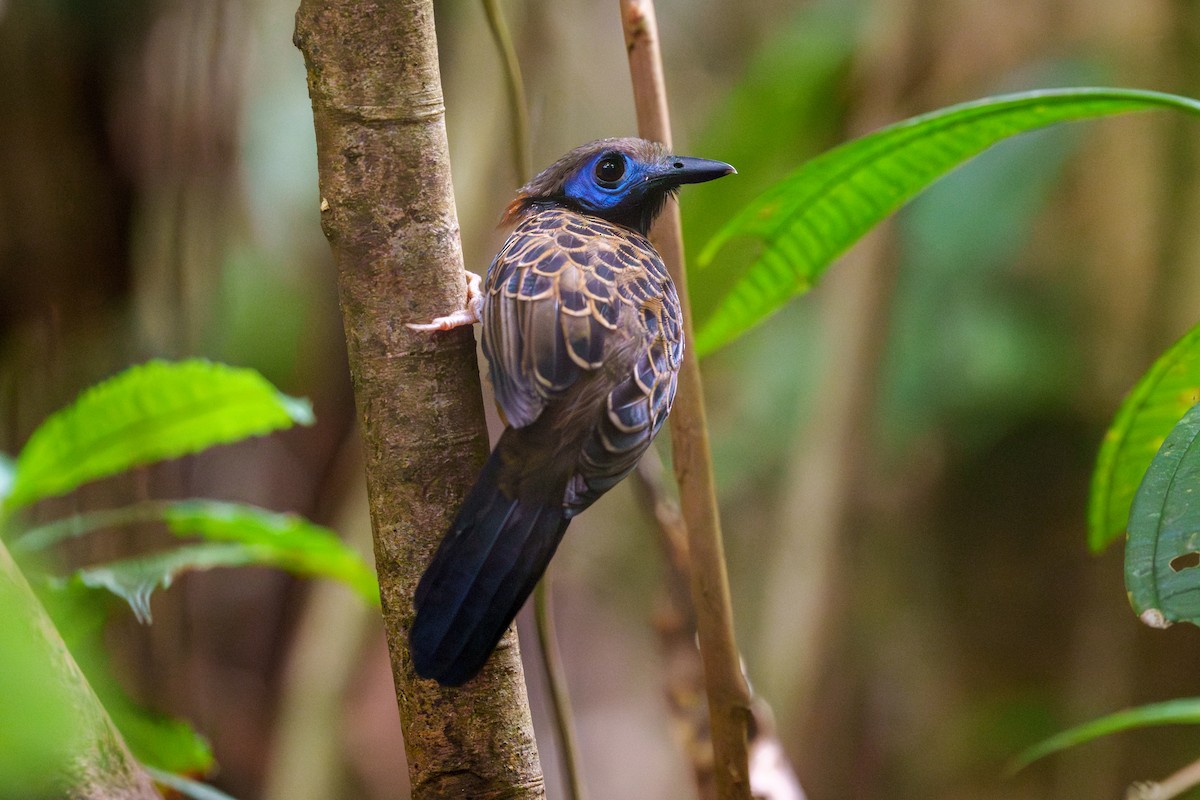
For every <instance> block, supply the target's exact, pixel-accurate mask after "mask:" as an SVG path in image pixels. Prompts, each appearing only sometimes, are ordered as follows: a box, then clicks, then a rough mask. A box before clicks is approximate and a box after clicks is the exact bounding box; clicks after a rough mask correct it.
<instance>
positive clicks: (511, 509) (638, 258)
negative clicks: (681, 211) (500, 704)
mask: <svg viewBox="0 0 1200 800" xmlns="http://www.w3.org/2000/svg"><path fill="white" fill-rule="evenodd" d="M735 172H736V170H735V169H734V168H733V167H732V166H730V165H729V164H726V163H724V162H721V161H710V160H707V159H700V158H691V157H686V156H676V155H672V154H671V153H670V152H669V151H668V150H667V148H666V147H665V146H663V145H662V144H659V143H657V142H652V141H648V140H645V139H638V138H617V139H599V140H596V141H593V142H590V143H588V144H585V145H583V146H581V147H577V148H575V149H574V150H571V151H570V152H568V153H567V154H566V155H564V156H563V157H562V158H560V159H558V160H557V161H555V162H554V163H553V164H551V165H550V166H549V167H547V168H546V169H545V170H543V171H542V172H541V173H539V174H538V175H537V176H536V177H535V178H533V180H531V181H529V182H528V183H527V184H525V185H524V186H523V187H522V188H521V189H520V190H518V192H517V195H516V198H515V199H514V200H513V201H512V203H511V204H510V205H509V206H508V208H507V209H506V211H505V213H504V215H503V218H502V221H501V225H502V226H513V230H512V233H511V235H510V236H509V237H508V239H507V241H506V242H505V243H504V245H503V246H502V247H501V248H500V250H499V252H498V253H497V254H496V256H495V258H494V259H493V261H492V263H491V265H490V266H489V267H488V270H487V277H486V280H483V285H482V288H480V282H481V279H480V278H479V276H477V275H469V288H468V303H467V308H466V309H461V310H459V311H457V312H454V313H452V314H450V315H447V316H445V317H439V318H437V319H435V320H434V321H432V322H429V323H419V324H409V327H410V328H413V329H416V330H421V331H433V330H447V329H450V328H453V327H457V326H459V325H466V324H472V323H474V322H476V321H479V322H481V323H482V349H483V353H484V356H485V358H486V360H487V362H488V372H489V377H490V379H491V384H492V387H493V389H494V393H495V399H496V404H497V406H498V407H499V410H500V413H501V417H502V418H503V419H504V421H505V423H506V427H505V429H504V432H503V433H502V434H501V435H500V438H499V441H498V442H497V443H496V446H495V448H494V449H493V450H492V453H491V455H490V456H489V458H488V460H487V463H486V464H485V465H484V467H483V470H482V472H481V473H480V475H479V478H478V480H477V481H476V482H475V484H474V486H473V487H472V488H471V490H470V492H469V493H468V494H467V496H466V499H465V500H464V501H463V504H462V506H461V507H460V509H459V510H458V513H457V516H456V517H455V519H454V522H453V524H451V526H450V528H449V530H448V531H447V532H446V534H445V536H444V538H443V539H442V541H441V544H440V545H439V546H438V548H437V550H436V552H435V553H434V556H433V558H432V560H431V561H430V563H429V565H428V567H427V568H426V569H425V572H424V574H423V575H422V577H421V579H420V581H419V582H418V584H417V588H416V591H415V594H414V598H413V604H414V607H415V611H416V613H415V616H414V618H413V622H412V625H411V627H410V630H409V643H410V653H411V656H412V663H413V668H414V670H415V671H416V673H417V675H419V676H420V677H422V678H427V679H433V680H436V681H437V682H438V683H440V684H442V685H444V686H461V685H462V684H464V683H466V682H467V681H469V680H470V679H472V678H473V677H475V675H477V674H478V673H479V672H480V670H482V668H483V666H484V664H485V663H486V662H487V660H488V658H489V657H490V656H491V653H492V651H493V650H494V649H495V648H496V645H497V644H498V643H499V641H500V639H501V637H502V636H503V635H504V632H505V631H506V630H507V629H508V626H509V625H510V624H511V623H512V621H513V619H514V618H515V617H516V615H517V612H518V611H519V610H520V609H521V606H522V605H524V603H525V600H526V599H527V598H528V596H529V594H530V592H532V591H533V588H534V586H535V585H536V584H537V582H538V580H539V579H540V578H541V576H542V574H543V573H544V572H545V570H546V567H547V565H548V564H549V562H550V559H551V557H552V556H553V555H554V552H555V550H556V549H557V547H558V545H559V542H560V541H561V540H562V537H563V534H564V533H565V532H566V529H567V526H568V525H569V524H570V522H571V520H572V519H573V518H574V517H575V516H576V515H578V514H579V513H580V512H581V511H583V510H584V509H586V508H587V507H588V506H590V505H591V504H592V503H593V502H595V501H596V499H597V498H599V497H600V496H601V495H603V494H604V493H605V492H607V491H608V490H609V489H611V488H612V487H613V486H615V485H616V484H617V483H618V482H619V481H620V480H621V479H622V478H624V477H625V476H626V475H628V474H629V473H630V472H631V471H632V470H633V469H634V467H635V466H636V465H637V462H638V460H639V459H640V458H641V456H642V454H643V453H644V452H645V451H646V448H648V447H649V446H650V443H651V442H652V441H653V440H654V437H655V435H656V434H657V433H658V432H659V429H660V428H662V425H663V423H664V422H665V421H666V419H667V414H668V412H669V411H670V409H671V404H672V401H673V400H674V397H675V386H676V376H677V372H678V370H679V365H680V363H681V361H682V359H683V350H684V340H683V318H682V313H681V311H680V305H679V298H678V295H677V294H676V290H675V286H674V284H673V283H672V281H671V277H670V275H669V274H668V273H667V269H666V267H665V266H664V265H663V261H662V258H661V257H659V255H658V252H657V251H656V250H655V249H654V246H653V245H652V244H651V243H650V240H649V238H648V237H649V232H650V227H651V225H652V224H653V223H654V220H655V218H656V217H657V216H658V214H659V213H660V212H661V211H662V209H663V207H664V205H665V203H666V202H667V198H668V197H669V196H671V195H672V194H673V193H674V192H676V191H677V190H678V189H679V187H680V186H682V185H683V184H689V183H702V182H705V181H710V180H714V179H716V178H720V177H723V176H725V175H729V174H732V173H735Z"/></svg>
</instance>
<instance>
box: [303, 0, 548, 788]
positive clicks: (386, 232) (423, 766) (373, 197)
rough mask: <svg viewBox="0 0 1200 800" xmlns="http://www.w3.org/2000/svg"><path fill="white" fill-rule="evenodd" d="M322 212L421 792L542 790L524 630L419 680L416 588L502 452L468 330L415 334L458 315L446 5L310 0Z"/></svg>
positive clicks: (308, 55) (309, 47) (396, 672)
mask: <svg viewBox="0 0 1200 800" xmlns="http://www.w3.org/2000/svg"><path fill="white" fill-rule="evenodd" d="M295 42H296V45H297V46H298V47H299V48H300V50H301V51H302V52H303V53H304V57H305V62H306V64H307V67H308V86H309V94H310V96H311V98H312V103H313V116H314V122H315V127H316V134H317V161H318V170H319V179H320V193H321V197H320V207H321V223H322V227H323V229H324V231H325V235H326V236H327V237H328V239H329V242H330V244H331V246H332V248H333V254H334V259H335V261H336V264H337V275H338V289H339V293H340V298H341V307H342V314H343V317H344V323H345V330H346V346H347V350H348V353H349V361H350V373H351V378H352V380H353V383H354V393H355V399H356V403H357V406H358V413H359V418H360V423H361V429H362V435H363V441H364V444H365V451H366V469H367V485H368V491H369V495H370V507H371V520H372V525H373V529H374V537H375V555H376V562H377V566H378V570H379V584H380V590H381V593H382V599H383V612H384V619H385V625H386V630H387V636H388V646H389V649H390V651H391V657H392V674H393V677H394V680H395V685H396V697H397V701H398V704H399V707H400V717H401V724H402V726H403V729H404V738H405V748H406V751H407V755H408V764H409V772H410V775H411V776H412V784H413V796H414V797H417V798H423V797H504V798H540V797H542V796H544V791H543V781H542V774H541V767H540V764H539V762H538V757H537V748H536V745H535V743H534V739H533V729H532V725H531V722H530V717H529V707H528V702H527V699H526V696H525V685H524V676H523V673H522V670H521V661H520V657H519V654H518V652H517V647H516V636H515V633H514V632H513V631H511V630H510V631H509V633H508V634H507V635H506V637H505V639H504V640H503V641H502V642H501V646H500V648H499V649H498V650H497V651H496V653H495V655H494V656H493V657H492V659H491V660H490V661H489V663H488V665H487V667H485V669H484V671H483V673H482V674H481V675H480V676H479V677H478V678H476V679H474V680H472V681H471V682H470V683H468V684H467V685H466V686H464V687H463V688H461V689H443V688H441V687H439V686H438V685H437V684H435V683H433V682H432V681H424V680H421V679H419V678H417V677H416V675H415V674H414V672H413V669H412V662H411V658H410V656H409V652H408V635H407V634H408V628H409V625H410V624H411V622H412V617H413V609H412V595H413V589H414V587H415V586H416V584H417V580H418V578H419V577H420V574H421V571H422V570H423V569H424V566H425V565H426V564H427V563H428V561H429V558H430V556H431V554H432V551H433V549H434V547H435V546H436V545H437V542H438V540H439V539H440V538H441V536H442V534H443V533H444V532H445V530H446V529H447V528H448V526H449V524H450V522H451V519H452V517H453V515H454V513H455V511H456V509H457V508H458V506H459V504H460V503H461V502H462V499H463V497H464V496H465V494H466V491H467V489H468V488H469V487H470V485H471V483H472V482H473V481H474V480H475V477H476V475H477V473H478V471H479V468H480V467H481V466H482V464H483V460H484V458H485V457H486V454H487V431H486V428H485V425H484V417H483V407H482V400H481V394H480V386H479V377H478V369H477V366H476V359H475V341H474V338H473V335H472V332H471V330H470V329H469V328H459V329H457V330H454V331H450V332H448V333H436V334H426V333H414V332H413V331H410V330H409V329H407V328H406V327H405V326H404V323H406V322H423V321H428V320H429V319H431V318H433V317H434V316H437V315H440V314H446V313H449V312H450V311H452V310H454V309H457V308H461V307H463V305H464V302H465V289H466V284H465V281H464V275H463V270H462V251H461V244H460V241H459V231H458V221H457V216H456V212H455V208H454V197H453V193H452V187H451V183H450V164H449V155H448V148H447V143H446V129H445V120H444V107H443V100H442V90H441V80H440V76H439V73H438V60H437V45H436V39H435V35H434V24H433V3H432V2H431V0H366V1H365V2H357V1H352V0H302V2H301V4H300V9H299V11H298V13H297V15H296V37H295Z"/></svg>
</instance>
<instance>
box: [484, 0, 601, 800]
mask: <svg viewBox="0 0 1200 800" xmlns="http://www.w3.org/2000/svg"><path fill="white" fill-rule="evenodd" d="M483 9H484V12H485V13H486V14H487V19H488V27H489V28H490V29H491V32H492V40H493V41H494V42H495V43H496V49H497V51H499V54H500V58H501V60H502V61H503V62H504V77H505V83H506V84H507V86H508V100H509V110H510V112H511V114H512V127H513V130H512V157H513V168H514V169H515V170H516V174H517V180H518V182H520V183H525V182H526V181H528V180H529V179H530V178H532V177H533V174H532V173H533V166H532V162H531V159H532V152H533V145H532V143H531V140H530V136H529V112H528V104H527V103H526V100H525V81H524V79H523V78H522V77H521V62H520V60H519V59H518V58H517V48H516V47H515V46H514V45H513V39H512V33H511V31H510V30H509V27H508V23H507V22H506V21H505V19H504V14H503V12H502V11H501V9H500V3H499V0H483ZM533 618H534V623H535V627H536V630H537V637H538V652H539V653H540V655H541V661H542V670H543V671H544V672H545V673H546V685H547V687H548V688H549V690H550V708H551V710H552V711H553V714H554V734H555V739H556V741H557V743H558V753H559V758H560V759H561V760H562V762H563V773H564V774H565V775H566V783H567V787H566V788H567V800H583V798H584V793H583V780H582V778H581V777H580V771H579V763H580V758H579V747H578V745H577V743H576V741H575V723H574V720H573V718H572V714H571V700H570V692H569V691H568V690H567V676H566V670H564V669H563V665H562V658H561V656H560V651H559V648H558V635H557V634H556V632H555V629H554V615H553V614H551V613H550V572H549V571H547V572H546V574H545V575H543V576H542V579H541V580H540V581H538V584H537V588H536V590H535V591H534V595H533Z"/></svg>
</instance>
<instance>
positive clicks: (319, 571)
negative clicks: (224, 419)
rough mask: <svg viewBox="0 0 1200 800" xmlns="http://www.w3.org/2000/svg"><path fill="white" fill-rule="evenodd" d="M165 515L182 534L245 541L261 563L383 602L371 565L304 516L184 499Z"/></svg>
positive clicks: (172, 504) (330, 532) (214, 540)
mask: <svg viewBox="0 0 1200 800" xmlns="http://www.w3.org/2000/svg"><path fill="white" fill-rule="evenodd" d="M163 518H164V520H165V521H166V523H167V527H168V528H169V529H170V531H171V532H172V533H174V534H175V535H177V536H202V537H204V538H205V539H207V540H209V541H212V542H237V543H240V544H242V545H245V546H247V547H250V548H253V550H254V553H255V555H256V557H257V558H258V559H259V560H257V561H255V562H254V563H255V564H258V565H260V566H271V567H279V568H281V569H285V570H287V571H288V572H291V573H293V574H296V575H302V576H305V577H319V578H332V579H333V580H336V581H340V582H342V583H344V584H346V585H347V586H349V587H350V588H351V589H353V590H354V591H355V592H357V593H358V594H359V595H361V596H362V598H363V599H364V600H366V601H367V602H369V603H373V604H375V605H378V604H379V584H378V583H377V582H376V580H375V572H374V570H373V569H372V568H371V566H370V565H369V564H368V563H367V562H366V561H364V560H363V558H362V556H360V555H359V554H358V553H357V552H355V551H354V550H353V549H351V548H350V547H348V546H347V545H346V544H345V542H343V541H342V540H341V539H340V538H339V537H338V535H337V534H336V533H334V532H333V531H331V530H330V529H328V528H324V527H321V526H320V525H316V524H314V523H312V522H309V521H308V520H306V519H304V518H303V517H299V516H296V515H295V514H277V513H274V512H271V511H264V510H263V509H261V508H255V507H254V506H248V505H242V504H239V503H222V502H217V501H215V500H183V501H180V502H176V503H171V504H169V505H168V507H167V509H166V512H165V513H164V515H163Z"/></svg>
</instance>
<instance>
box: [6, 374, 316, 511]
mask: <svg viewBox="0 0 1200 800" xmlns="http://www.w3.org/2000/svg"><path fill="white" fill-rule="evenodd" d="M312 421H313V415H312V408H311V406H310V405H309V404H308V402H307V401H305V400H299V399H296V398H293V397H288V396H287V395H284V394H281V393H280V392H279V391H278V390H276V389H275V387H273V386H272V385H271V384H270V383H268V382H267V380H266V379H265V378H263V377H262V376H261V375H259V374H258V373H257V372H255V371H254V370H250V369H238V368H235V367H228V366H225V365H222V364H214V363H211V362H208V361H200V360H194V361H183V362H179V363H167V362H164V361H151V362H148V363H146V364H142V365H140V366H136V367H131V368H130V369H128V370H126V371H125V372H122V373H121V374H119V375H117V376H116V377H113V378H110V379H109V380H107V381H104V382H103V383H100V384H97V385H96V386H93V387H92V388H90V389H88V390H87V391H85V392H84V393H83V394H82V395H80V397H79V399H78V400H76V401H75V403H74V404H72V405H71V406H68V407H67V408H65V409H63V410H62V411H59V412H57V413H55V414H53V415H51V416H50V418H49V419H47V420H46V421H45V422H44V423H42V425H41V426H40V427H39V428H38V429H37V430H36V431H34V432H33V435H32V436H31V437H30V438H29V442H28V443H27V444H26V445H25V448H24V449H23V450H22V451H21V454H20V455H19V456H18V458H17V466H16V478H15V480H14V482H13V485H12V491H11V492H10V493H9V495H8V497H7V499H6V500H5V507H6V508H9V509H13V508H19V507H21V506H24V505H28V504H29V503H32V502H34V501H36V500H40V499H43V498H46V497H54V496H57V495H61V494H65V493H66V492H69V491H71V490H72V489H74V488H76V487H78V486H80V485H81V484H84V483H87V482H88V481H93V480H96V479H98V478H103V477H107V476H109V475H114V474H117V473H119V472H123V471H125V470H127V469H130V468H131V467H136V466H139V465H142V464H149V463H151V462H154V461H160V460H162V459H167V458H177V457H179V456H183V455H186V454H188V453H195V452H198V451H200V450H204V449H206V448H208V447H212V446H213V445H217V444H225V443H229V442H236V441H238V440H240V439H245V438H247V437H250V436H260V435H262V434H266V433H270V432H271V431H275V430H279V429H281V428H289V427H291V426H292V425H293V424H300V425H310V424H312Z"/></svg>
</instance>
